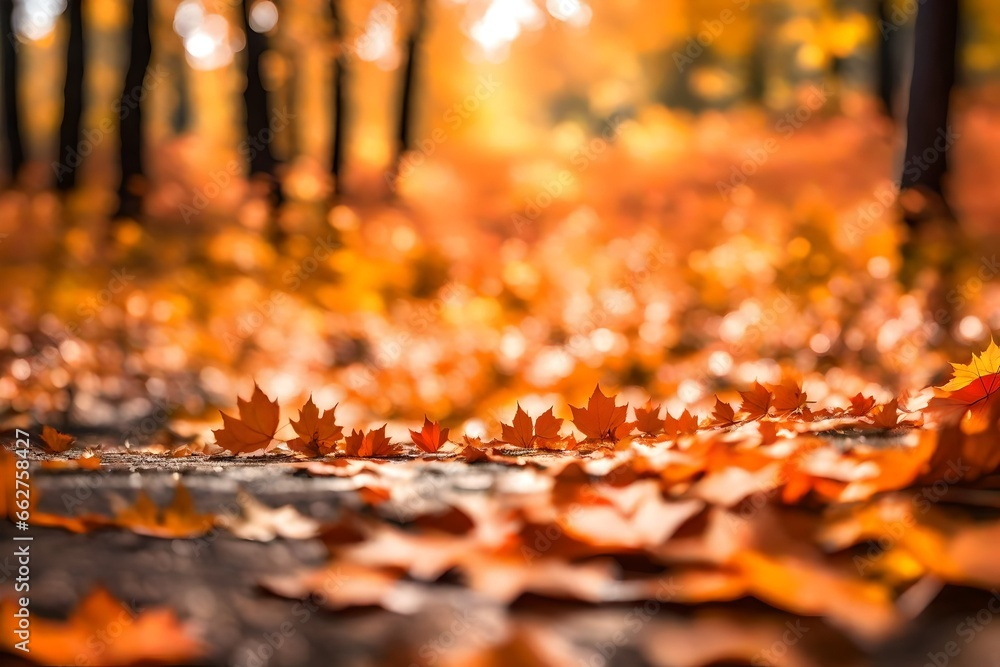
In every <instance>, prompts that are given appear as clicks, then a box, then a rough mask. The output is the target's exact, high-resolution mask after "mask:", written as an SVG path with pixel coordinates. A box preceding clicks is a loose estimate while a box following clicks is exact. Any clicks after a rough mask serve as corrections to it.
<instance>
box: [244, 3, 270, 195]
mask: <svg viewBox="0 0 1000 667" xmlns="http://www.w3.org/2000/svg"><path fill="white" fill-rule="evenodd" d="M243 28H244V30H245V32H246V39H247V61H246V77H247V87H246V89H245V90H244V91H243V102H244V104H245V107H246V124H247V125H246V130H247V142H248V151H249V157H250V175H251V176H255V175H258V174H260V175H265V176H267V177H268V178H269V179H271V181H272V182H274V183H276V181H275V180H274V175H275V167H276V165H277V161H276V160H275V159H274V154H273V153H272V152H271V141H272V140H273V139H274V137H273V136H272V131H271V129H270V128H269V125H268V123H269V119H270V117H271V113H270V108H269V102H268V96H267V91H266V90H264V82H263V80H262V79H261V75H260V60H261V57H262V56H263V55H264V52H265V51H267V37H266V36H265V35H262V34H260V33H258V32H256V31H254V30H253V28H251V27H250V0H243Z"/></svg>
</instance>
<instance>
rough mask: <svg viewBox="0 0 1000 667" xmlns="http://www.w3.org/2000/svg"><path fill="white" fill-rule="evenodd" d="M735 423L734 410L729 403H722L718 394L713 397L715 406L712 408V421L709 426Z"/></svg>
mask: <svg viewBox="0 0 1000 667" xmlns="http://www.w3.org/2000/svg"><path fill="white" fill-rule="evenodd" d="M734 423H736V411H735V410H733V406H731V405H729V403H723V402H722V401H721V400H720V399H719V397H718V396H716V397H715V407H714V408H713V409H712V421H711V422H709V425H710V426H732V425H733V424H734Z"/></svg>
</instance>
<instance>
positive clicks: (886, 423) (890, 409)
mask: <svg viewBox="0 0 1000 667" xmlns="http://www.w3.org/2000/svg"><path fill="white" fill-rule="evenodd" d="M871 418H872V424H874V425H875V426H877V427H878V428H896V427H897V426H899V406H898V403H897V400H896V399H895V398H894V399H892V400H891V401H889V402H888V403H886V404H885V405H880V406H878V407H877V408H875V410H873V411H872V414H871Z"/></svg>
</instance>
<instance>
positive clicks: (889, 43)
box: [875, 0, 899, 118]
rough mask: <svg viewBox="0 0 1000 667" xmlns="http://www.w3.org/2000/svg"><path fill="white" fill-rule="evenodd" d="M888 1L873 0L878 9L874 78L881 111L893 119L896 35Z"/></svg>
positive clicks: (896, 83) (895, 88)
mask: <svg viewBox="0 0 1000 667" xmlns="http://www.w3.org/2000/svg"><path fill="white" fill-rule="evenodd" d="M889 1H890V0H875V5H876V6H877V8H878V13H877V20H878V24H877V26H876V28H877V30H876V32H877V33H878V34H877V35H876V36H875V39H876V40H877V42H876V46H877V48H876V53H875V59H876V76H877V77H878V79H877V81H876V88H877V90H878V97H879V100H881V101H882V108H883V110H884V111H885V113H886V114H888V115H889V117H890V118H894V117H895V114H896V90H897V86H898V81H899V76H898V74H897V73H896V66H895V65H896V64H895V58H894V52H895V49H894V44H895V38H894V37H893V36H894V35H895V34H896V30H895V29H894V26H893V24H892V18H891V17H890V16H889V11H888V10H889Z"/></svg>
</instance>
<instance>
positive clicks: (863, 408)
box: [847, 391, 875, 417]
mask: <svg viewBox="0 0 1000 667" xmlns="http://www.w3.org/2000/svg"><path fill="white" fill-rule="evenodd" d="M874 407H875V399H874V398H872V397H871V396H865V395H864V394H862V393H861V392H860V391H859V392H858V393H857V394H855V395H854V397H853V398H851V407H850V408H848V410H847V413H848V414H849V415H851V416H852V417H864V416H866V415H868V413H870V412H871V411H872V408H874Z"/></svg>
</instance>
